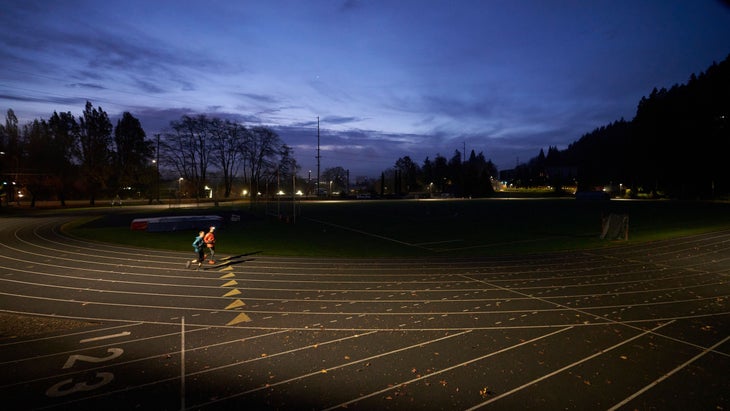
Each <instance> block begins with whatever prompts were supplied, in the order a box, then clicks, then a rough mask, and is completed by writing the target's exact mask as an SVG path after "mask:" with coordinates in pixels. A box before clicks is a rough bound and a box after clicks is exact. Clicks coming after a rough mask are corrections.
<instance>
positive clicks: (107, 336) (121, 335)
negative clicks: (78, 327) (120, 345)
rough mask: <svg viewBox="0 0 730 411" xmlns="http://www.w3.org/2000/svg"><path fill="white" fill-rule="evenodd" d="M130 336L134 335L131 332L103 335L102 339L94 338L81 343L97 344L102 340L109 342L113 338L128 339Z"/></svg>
mask: <svg viewBox="0 0 730 411" xmlns="http://www.w3.org/2000/svg"><path fill="white" fill-rule="evenodd" d="M128 335H132V333H131V332H129V331H122V332H120V333H118V334H111V335H103V336H101V337H93V338H85V339H83V340H80V341H79V343H81V344H84V343H88V342H96V341H101V340H108V339H111V338H119V337H126V336H128Z"/></svg>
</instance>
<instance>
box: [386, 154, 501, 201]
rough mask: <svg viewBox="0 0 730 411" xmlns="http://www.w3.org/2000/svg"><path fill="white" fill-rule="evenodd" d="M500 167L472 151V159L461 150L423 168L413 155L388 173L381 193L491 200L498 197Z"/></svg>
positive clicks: (401, 161)
mask: <svg viewBox="0 0 730 411" xmlns="http://www.w3.org/2000/svg"><path fill="white" fill-rule="evenodd" d="M496 175H497V167H496V166H495V165H494V163H493V162H492V160H487V159H486V158H485V157H484V153H482V152H479V153H478V154H477V153H476V152H475V151H473V150H472V151H471V153H470V155H469V158H464V154H463V153H462V152H460V151H459V150H456V151H454V154H453V156H452V157H451V158H448V159H447V158H446V157H444V156H442V155H441V154H437V155H436V157H434V158H433V160H431V159H430V158H429V157H427V158H426V159H425V160H424V161H423V165H419V164H417V163H415V162H414V161H413V160H412V159H411V158H410V157H409V156H405V157H401V158H399V159H398V160H397V161H396V162H395V166H394V167H393V168H390V169H388V170H386V171H384V172H383V173H382V174H381V177H380V180H381V181H380V184H378V185H376V191H379V192H378V193H377V194H379V195H381V196H385V195H388V194H392V195H396V196H398V195H401V196H402V195H406V194H414V193H424V194H430V195H434V194H440V195H449V196H454V197H488V196H490V195H492V194H494V184H495V183H496V181H495V179H494V178H495V177H496Z"/></svg>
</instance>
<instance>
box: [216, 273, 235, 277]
mask: <svg viewBox="0 0 730 411" xmlns="http://www.w3.org/2000/svg"><path fill="white" fill-rule="evenodd" d="M235 276H236V273H228V274H225V275H222V276H220V277H219V278H231V277H235Z"/></svg>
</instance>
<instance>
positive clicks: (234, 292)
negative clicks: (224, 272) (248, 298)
mask: <svg viewBox="0 0 730 411" xmlns="http://www.w3.org/2000/svg"><path fill="white" fill-rule="evenodd" d="M238 294H241V292H240V291H238V288H234V289H232V290H231V291H229V292H227V293H225V294H224V295H223V296H224V297H231V296H234V295H238Z"/></svg>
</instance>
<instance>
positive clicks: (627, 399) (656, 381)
mask: <svg viewBox="0 0 730 411" xmlns="http://www.w3.org/2000/svg"><path fill="white" fill-rule="evenodd" d="M728 340H730V336H727V337H725V338H724V339H722V340H721V341H720V342H718V343H716V344H715V345H713V346H711V347H709V348H705V349H704V350H703V351H702V352H701V353H699V354H697V355H695V356H694V357H692V358H690V359H689V360H687V361H685V362H684V363H682V364H680V365H679V366H677V367H676V368H674V369H673V370H671V371H669V372H668V373H666V374H664V375H662V376H661V377H659V378H657V379H656V380H654V381H652V382H651V383H650V384H648V385H647V386H645V387H644V388H642V389H640V390H639V391H636V392H635V393H633V394H632V395H630V396H628V397H626V399H624V400H623V401H621V402H619V403H618V404H616V405H614V406H613V407H611V408H609V409H608V411H614V410H617V409H618V408H620V407H623V406H624V405H626V404H628V403H629V401H631V400H633V399H634V398H636V397H638V396H640V395H641V394H643V393H645V392H647V391H649V390H650V389H652V388H654V387H655V386H656V385H657V384H659V383H660V382H662V381H664V380H666V379H667V378H669V377H671V376H672V375H673V374H675V373H677V372H678V371H680V370H681V369H683V368H685V367H687V366H688V365H690V364H692V363H693V362H695V361H696V360H698V359H700V357H702V356H704V355H705V354H707V353H709V352H712V351H714V350H715V348H717V347H719V346H721V345H722V344H725V342H727V341H728Z"/></svg>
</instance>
